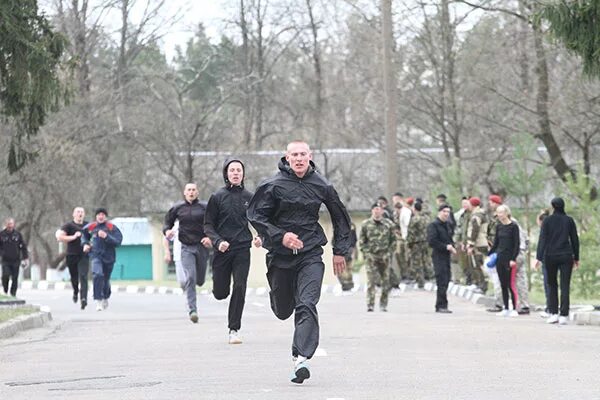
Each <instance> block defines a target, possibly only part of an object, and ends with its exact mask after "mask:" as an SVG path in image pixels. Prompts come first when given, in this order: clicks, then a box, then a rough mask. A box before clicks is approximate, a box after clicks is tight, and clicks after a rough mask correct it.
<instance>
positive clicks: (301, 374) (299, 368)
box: [291, 361, 310, 383]
mask: <svg viewBox="0 0 600 400" xmlns="http://www.w3.org/2000/svg"><path fill="white" fill-rule="evenodd" d="M308 378H310V370H309V367H308V362H307V361H302V362H300V363H298V364H297V365H296V366H294V372H293V373H292V377H291V381H292V382H294V383H303V382H304V381H305V380H307V379H308Z"/></svg>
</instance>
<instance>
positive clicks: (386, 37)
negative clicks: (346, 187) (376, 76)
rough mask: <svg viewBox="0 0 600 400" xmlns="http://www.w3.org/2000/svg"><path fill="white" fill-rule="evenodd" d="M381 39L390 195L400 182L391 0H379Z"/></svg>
mask: <svg viewBox="0 0 600 400" xmlns="http://www.w3.org/2000/svg"><path fill="white" fill-rule="evenodd" d="M381 10H382V13H383V15H382V20H383V29H382V41H383V63H382V64H383V91H384V96H385V125H384V126H385V176H386V179H385V182H386V186H385V192H386V193H387V195H391V194H392V193H394V192H395V191H396V190H398V185H399V183H400V179H399V175H400V174H399V171H398V157H397V151H396V140H397V133H396V129H397V128H396V80H395V76H394V68H393V65H392V52H393V40H394V37H393V31H392V1H391V0H381Z"/></svg>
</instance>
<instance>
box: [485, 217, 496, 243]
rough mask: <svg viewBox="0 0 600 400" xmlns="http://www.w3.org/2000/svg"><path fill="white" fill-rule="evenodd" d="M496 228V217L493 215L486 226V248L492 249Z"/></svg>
mask: <svg viewBox="0 0 600 400" xmlns="http://www.w3.org/2000/svg"><path fill="white" fill-rule="evenodd" d="M496 226H498V217H497V216H496V214H495V213H494V214H493V215H491V216H490V222H489V223H488V226H487V241H488V246H490V247H492V245H493V244H494V240H495V239H496Z"/></svg>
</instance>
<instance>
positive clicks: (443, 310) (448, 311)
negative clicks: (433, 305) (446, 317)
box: [435, 308, 452, 314]
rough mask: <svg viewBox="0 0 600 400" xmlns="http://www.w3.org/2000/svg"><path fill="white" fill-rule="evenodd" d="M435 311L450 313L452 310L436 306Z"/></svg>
mask: <svg viewBox="0 0 600 400" xmlns="http://www.w3.org/2000/svg"><path fill="white" fill-rule="evenodd" d="M435 312H436V313H440V314H452V311H450V310H448V309H447V308H438V309H437V310H435Z"/></svg>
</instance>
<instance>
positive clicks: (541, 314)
mask: <svg viewBox="0 0 600 400" xmlns="http://www.w3.org/2000/svg"><path fill="white" fill-rule="evenodd" d="M549 316H550V314H548V313H547V312H546V311H542V312H541V313H540V317H542V318H548V317H549Z"/></svg>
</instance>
